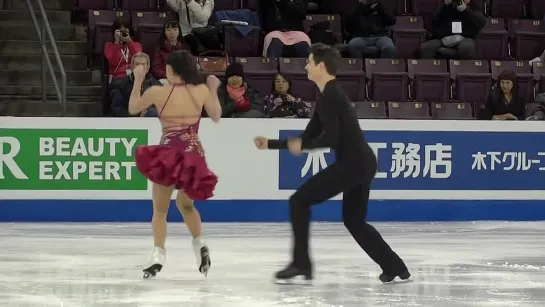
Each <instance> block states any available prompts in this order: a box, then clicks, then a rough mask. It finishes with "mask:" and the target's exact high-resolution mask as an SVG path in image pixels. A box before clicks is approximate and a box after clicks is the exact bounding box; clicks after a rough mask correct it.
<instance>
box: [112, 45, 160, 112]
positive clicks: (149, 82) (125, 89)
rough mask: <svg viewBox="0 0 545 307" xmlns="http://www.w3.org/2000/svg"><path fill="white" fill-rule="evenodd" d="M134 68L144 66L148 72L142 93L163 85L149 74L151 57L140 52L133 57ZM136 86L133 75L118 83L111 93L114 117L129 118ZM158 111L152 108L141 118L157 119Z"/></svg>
mask: <svg viewBox="0 0 545 307" xmlns="http://www.w3.org/2000/svg"><path fill="white" fill-rule="evenodd" d="M131 62H132V63H131V64H132V67H137V66H139V65H142V66H144V67H145V71H146V72H147V74H146V78H145V79H144V82H143V83H142V89H141V93H144V92H145V91H146V90H147V89H148V88H150V87H152V86H154V85H161V82H159V81H157V79H155V78H154V77H153V75H152V74H150V73H149V68H150V59H149V56H148V55H147V54H145V53H143V52H139V53H137V54H135V55H134V56H133V57H132V61H131ZM133 86H134V75H133V74H132V73H131V75H129V76H128V77H126V78H124V79H122V80H121V81H120V82H118V83H117V84H116V85H115V86H114V87H113V88H112V91H111V92H110V102H111V109H112V115H113V116H115V117H128V116H129V111H128V110H129V99H130V97H131V92H132V88H133ZM157 115H158V114H157V109H156V108H155V107H154V106H152V107H150V108H149V109H147V110H144V111H143V112H142V113H140V116H146V117H156V116H157Z"/></svg>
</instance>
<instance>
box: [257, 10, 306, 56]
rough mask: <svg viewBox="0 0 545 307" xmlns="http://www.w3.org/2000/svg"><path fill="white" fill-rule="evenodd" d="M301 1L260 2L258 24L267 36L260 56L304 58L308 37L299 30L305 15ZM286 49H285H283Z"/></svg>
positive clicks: (301, 27)
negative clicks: (259, 21)
mask: <svg viewBox="0 0 545 307" xmlns="http://www.w3.org/2000/svg"><path fill="white" fill-rule="evenodd" d="M305 2H306V1H303V0H262V1H260V8H261V9H260V11H261V20H262V21H261V25H262V27H263V30H264V31H265V33H267V35H265V40H264V42H263V56H264V57H272V58H280V57H283V56H287V57H295V58H306V57H308V55H309V53H310V38H309V37H308V35H307V34H306V33H305V32H304V31H305V29H304V27H303V21H304V20H305V18H306V12H307V10H306V7H305ZM287 46H289V48H286V47H287ZM286 51H288V52H286Z"/></svg>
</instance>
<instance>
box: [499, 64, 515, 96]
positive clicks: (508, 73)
mask: <svg viewBox="0 0 545 307" xmlns="http://www.w3.org/2000/svg"><path fill="white" fill-rule="evenodd" d="M501 80H509V81H511V82H513V89H512V90H511V94H512V95H513V97H516V95H517V94H518V89H519V83H518V81H517V74H515V72H514V71H512V70H508V69H506V70H504V71H502V72H501V73H500V74H499V75H498V84H497V86H496V91H497V92H498V93H499V94H501V95H502V96H503V92H502V90H501V87H500V81H501Z"/></svg>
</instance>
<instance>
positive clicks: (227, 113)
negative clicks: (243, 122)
mask: <svg viewBox="0 0 545 307" xmlns="http://www.w3.org/2000/svg"><path fill="white" fill-rule="evenodd" d="M225 81H226V82H223V83H222V85H220V87H219V88H218V98H219V101H220V103H221V108H222V117H246V118H250V117H253V118H257V117H265V114H263V113H262V111H261V110H263V104H262V103H261V101H260V100H259V97H258V95H259V93H258V91H257V90H256V89H254V88H253V87H250V86H248V84H247V83H246V82H244V68H243V67H242V65H241V64H240V63H233V64H231V65H229V66H227V70H225Z"/></svg>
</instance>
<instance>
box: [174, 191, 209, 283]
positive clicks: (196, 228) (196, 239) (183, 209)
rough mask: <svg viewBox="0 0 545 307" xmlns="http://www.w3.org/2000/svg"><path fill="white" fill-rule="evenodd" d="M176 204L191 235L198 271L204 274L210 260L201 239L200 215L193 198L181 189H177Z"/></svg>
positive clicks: (206, 248)
mask: <svg viewBox="0 0 545 307" xmlns="http://www.w3.org/2000/svg"><path fill="white" fill-rule="evenodd" d="M176 206H177V207H178V210H180V213H182V216H183V217H184V222H185V224H186V225H187V228H188V229H189V232H190V233H191V236H193V251H194V252H195V257H197V266H198V268H199V272H201V273H202V274H204V275H205V276H206V275H207V274H208V269H210V265H211V262H210V251H209V250H208V247H207V246H206V244H205V243H204V241H203V239H202V222H201V215H200V214H199V211H198V210H197V208H195V206H194V205H193V200H192V199H191V198H189V197H188V196H187V194H185V193H184V192H183V191H182V190H180V191H178V195H177V196H176Z"/></svg>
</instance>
